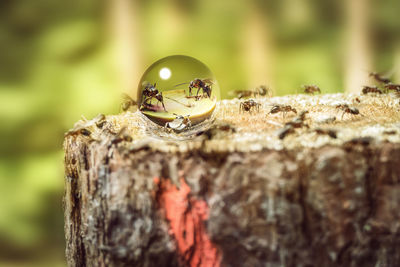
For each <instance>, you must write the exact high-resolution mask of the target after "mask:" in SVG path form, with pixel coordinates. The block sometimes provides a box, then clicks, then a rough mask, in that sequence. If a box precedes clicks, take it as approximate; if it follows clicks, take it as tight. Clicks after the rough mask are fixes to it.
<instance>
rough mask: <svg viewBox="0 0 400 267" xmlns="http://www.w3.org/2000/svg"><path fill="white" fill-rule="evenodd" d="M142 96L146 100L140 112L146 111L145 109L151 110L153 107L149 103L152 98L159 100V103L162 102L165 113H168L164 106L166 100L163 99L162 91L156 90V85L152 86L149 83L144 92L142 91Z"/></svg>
mask: <svg viewBox="0 0 400 267" xmlns="http://www.w3.org/2000/svg"><path fill="white" fill-rule="evenodd" d="M142 95H143V96H144V100H143V102H142V104H141V106H140V110H142V109H144V108H149V107H151V106H152V105H151V104H149V103H148V101H149V100H151V99H152V98H155V99H157V100H158V102H161V104H162V106H163V108H164V111H167V110H166V109H165V106H164V99H163V95H162V93H161V92H160V91H158V89H157V88H156V83H154V85H153V84H150V83H147V84H146V85H145V87H144V90H143V91H142Z"/></svg>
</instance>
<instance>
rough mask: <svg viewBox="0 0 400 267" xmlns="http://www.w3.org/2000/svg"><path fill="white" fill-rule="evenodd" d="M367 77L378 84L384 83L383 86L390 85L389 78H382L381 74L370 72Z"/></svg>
mask: <svg viewBox="0 0 400 267" xmlns="http://www.w3.org/2000/svg"><path fill="white" fill-rule="evenodd" d="M368 76H369V77H372V78H374V80H375V81H377V82H378V83H384V84H388V83H390V79H389V78H385V77H382V74H380V73H377V72H370V73H369V74H368Z"/></svg>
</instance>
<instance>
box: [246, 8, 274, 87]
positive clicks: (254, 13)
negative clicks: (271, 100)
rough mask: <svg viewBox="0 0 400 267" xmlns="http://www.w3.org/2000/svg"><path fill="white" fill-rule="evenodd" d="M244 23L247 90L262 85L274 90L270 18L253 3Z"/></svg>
mask: <svg viewBox="0 0 400 267" xmlns="http://www.w3.org/2000/svg"><path fill="white" fill-rule="evenodd" d="M244 21H245V25H244V27H243V32H242V35H243V37H242V38H241V40H242V41H243V44H242V50H241V51H243V53H242V57H243V66H246V67H245V68H244V69H245V73H246V74H247V81H248V82H247V88H254V87H256V86H259V85H261V84H264V85H268V86H271V87H272V88H273V80H272V66H273V44H272V41H271V34H270V29H269V22H268V18H267V16H266V14H264V13H263V10H262V8H260V7H257V6H256V3H254V1H251V4H250V8H249V11H248V12H247V16H245V19H244Z"/></svg>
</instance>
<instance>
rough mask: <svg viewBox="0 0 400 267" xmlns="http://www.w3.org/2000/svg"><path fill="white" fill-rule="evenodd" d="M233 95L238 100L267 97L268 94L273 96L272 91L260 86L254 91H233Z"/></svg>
mask: <svg viewBox="0 0 400 267" xmlns="http://www.w3.org/2000/svg"><path fill="white" fill-rule="evenodd" d="M233 93H234V94H236V95H237V98H239V99H241V98H246V97H250V96H254V97H257V96H266V95H267V94H268V95H271V89H270V88H268V87H267V86H265V85H260V86H259V87H257V88H255V89H253V90H235V91H233Z"/></svg>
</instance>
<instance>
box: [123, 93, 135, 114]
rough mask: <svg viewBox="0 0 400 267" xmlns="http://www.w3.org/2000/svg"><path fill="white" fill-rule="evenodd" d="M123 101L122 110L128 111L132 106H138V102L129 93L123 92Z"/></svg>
mask: <svg viewBox="0 0 400 267" xmlns="http://www.w3.org/2000/svg"><path fill="white" fill-rule="evenodd" d="M122 98H123V102H122V104H121V109H122V111H127V110H128V109H129V108H130V107H133V106H136V105H137V102H136V101H135V100H133V98H132V97H130V96H129V95H127V94H122Z"/></svg>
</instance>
